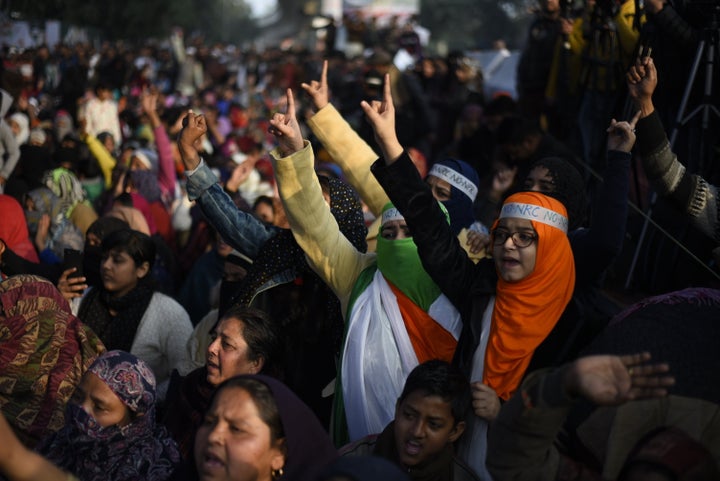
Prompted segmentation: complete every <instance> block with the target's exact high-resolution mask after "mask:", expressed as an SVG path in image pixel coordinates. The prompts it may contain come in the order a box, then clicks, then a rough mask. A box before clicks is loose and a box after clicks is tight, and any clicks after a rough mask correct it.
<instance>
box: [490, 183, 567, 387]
mask: <svg viewBox="0 0 720 481" xmlns="http://www.w3.org/2000/svg"><path fill="white" fill-rule="evenodd" d="M538 207H539V208H538ZM504 217H513V218H516V217H519V218H523V219H528V220H530V221H531V222H532V225H533V228H534V229H535V232H537V235H538V239H537V256H536V259H535V268H534V270H533V272H532V273H531V274H530V275H528V276H527V277H526V278H525V279H523V280H521V281H519V282H513V283H510V282H506V281H504V280H502V279H499V280H498V283H497V294H496V297H495V308H494V310H493V313H492V326H491V328H490V337H489V339H488V346H487V350H486V352H485V369H484V373H483V383H485V384H487V385H489V386H490V387H492V388H493V389H495V392H496V393H497V394H498V396H500V397H501V398H503V399H509V398H510V396H511V395H512V394H513V393H514V392H515V390H516V389H517V387H518V386H519V384H520V381H521V380H522V378H523V376H524V375H525V370H526V369H527V367H528V365H529V364H530V359H531V358H532V355H533V352H534V351H535V349H536V348H537V347H538V345H540V343H541V342H542V341H543V340H544V339H545V338H546V337H547V335H548V334H549V333H550V331H552V329H553V327H555V324H556V323H557V321H558V319H560V316H561V315H562V313H563V311H564V310H565V306H567V304H568V302H569V301H570V297H571V296H572V293H573V288H574V287H575V261H574V259H573V253H572V250H571V248H570V242H569V241H568V238H567V234H566V231H567V211H566V209H565V206H563V204H562V203H560V202H559V201H558V200H556V199H553V198H552V197H548V196H546V195H543V194H540V193H538V192H520V193H517V194H514V195H512V196H510V197H508V199H507V200H506V201H505V202H504V203H503V208H502V211H501V214H500V218H504ZM497 224H498V220H496V221H495V223H494V224H493V229H494V228H495V227H497Z"/></svg>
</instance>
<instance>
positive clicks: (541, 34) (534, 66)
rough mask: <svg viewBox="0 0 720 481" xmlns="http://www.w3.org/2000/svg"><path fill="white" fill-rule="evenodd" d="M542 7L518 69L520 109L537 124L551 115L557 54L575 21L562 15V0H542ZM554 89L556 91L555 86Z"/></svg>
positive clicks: (530, 31) (530, 32)
mask: <svg viewBox="0 0 720 481" xmlns="http://www.w3.org/2000/svg"><path fill="white" fill-rule="evenodd" d="M564 3H567V0H566V1H565V2H564ZM538 4H539V8H538V9H537V10H536V11H535V17H534V19H533V20H532V22H531V23H530V29H529V31H528V37H527V40H526V42H525V46H524V48H523V50H522V53H521V54H520V60H519V61H518V68H517V91H518V109H519V111H520V113H521V114H522V115H523V116H524V117H526V118H528V119H531V120H533V121H536V122H537V121H539V120H540V117H541V116H542V115H543V114H547V110H548V105H547V99H546V91H547V90H548V82H549V78H550V75H551V68H553V65H554V59H555V57H556V51H557V50H558V47H559V46H560V44H561V43H563V42H562V40H563V36H566V35H568V34H569V33H570V32H571V31H572V20H569V19H567V18H563V16H562V9H561V0H540V1H539V2H538ZM551 89H552V90H553V91H554V90H555V88H554V86H553V87H551Z"/></svg>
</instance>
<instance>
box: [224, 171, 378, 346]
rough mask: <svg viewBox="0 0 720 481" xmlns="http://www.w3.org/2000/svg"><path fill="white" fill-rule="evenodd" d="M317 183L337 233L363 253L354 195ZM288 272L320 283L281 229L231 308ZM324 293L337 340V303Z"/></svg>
mask: <svg viewBox="0 0 720 481" xmlns="http://www.w3.org/2000/svg"><path fill="white" fill-rule="evenodd" d="M321 182H327V185H328V190H329V192H330V212H331V213H332V215H333V217H335V220H336V221H337V223H338V227H339V228H340V232H342V233H343V235H344V236H345V237H347V239H348V240H349V241H350V242H351V243H352V244H353V246H355V248H356V249H357V250H359V251H361V252H366V251H367V241H366V236H367V227H365V221H364V218H363V213H362V207H361V205H360V200H359V199H358V197H357V194H356V193H355V191H353V190H352V189H351V188H350V187H349V186H347V185H346V184H344V183H343V182H342V181H340V180H338V179H330V178H323V180H322V181H321ZM288 271H290V272H293V273H294V274H295V275H296V276H303V277H306V276H307V277H309V278H312V279H313V280H314V281H317V282H320V283H322V281H321V280H320V279H319V278H318V277H317V274H315V272H313V270H312V269H311V268H310V266H309V265H308V263H307V260H306V259H305V253H304V252H303V250H302V248H301V247H300V246H299V245H298V244H297V242H296V241H295V238H294V237H293V235H292V232H291V231H290V229H283V230H282V231H280V232H279V233H278V234H277V235H275V236H274V237H272V238H271V239H270V240H268V241H267V242H265V244H263V246H262V248H261V249H260V252H259V253H258V255H257V258H256V259H255V261H254V262H253V264H252V267H251V268H250V269H249V270H248V273H247V276H245V279H244V280H243V283H242V285H241V287H240V289H239V292H238V293H237V294H236V295H235V297H234V299H233V300H232V302H231V304H241V305H249V304H250V302H251V301H252V299H253V297H254V296H255V295H256V294H257V292H258V290H259V289H260V288H261V287H262V286H263V285H265V284H266V283H267V282H268V281H269V280H270V279H272V278H273V277H274V276H276V275H277V274H281V273H284V272H288ZM325 290H326V294H327V299H328V303H327V308H326V309H327V314H328V319H335V320H337V321H338V322H339V329H340V336H341V332H342V312H341V310H340V302H339V301H338V300H337V297H335V294H333V293H332V291H331V290H330V288H329V287H327V286H325ZM226 307H227V306H226ZM223 310H224V309H223V306H221V313H220V315H221V316H222V311H223ZM338 337H339V336H338Z"/></svg>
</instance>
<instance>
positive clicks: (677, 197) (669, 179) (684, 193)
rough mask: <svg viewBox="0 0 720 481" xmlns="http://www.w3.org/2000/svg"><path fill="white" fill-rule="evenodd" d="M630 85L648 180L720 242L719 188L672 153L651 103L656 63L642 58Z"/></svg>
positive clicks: (632, 72) (629, 78)
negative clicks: (693, 172) (636, 109)
mask: <svg viewBox="0 0 720 481" xmlns="http://www.w3.org/2000/svg"><path fill="white" fill-rule="evenodd" d="M627 81H628V92H629V93H630V96H631V97H632V98H633V100H634V101H635V103H636V105H637V106H638V108H639V109H640V111H641V113H642V114H641V117H640V120H639V121H638V123H637V138H638V141H637V144H638V152H639V153H640V155H641V156H642V159H643V167H644V168H645V172H646V173H647V176H648V179H649V180H650V181H651V182H652V184H653V187H654V188H655V189H656V190H657V191H658V193H660V194H661V195H667V196H668V197H670V199H672V201H673V202H675V203H676V204H677V205H678V207H680V209H682V210H683V211H684V212H685V213H687V214H688V215H689V216H690V221H691V222H692V223H693V225H694V226H695V227H696V228H697V229H699V230H700V231H701V232H703V233H704V234H705V235H707V236H708V237H710V238H712V239H714V240H715V242H720V236H719V235H718V232H720V230H719V229H718V226H720V209H718V205H717V198H718V189H717V186H715V185H712V184H710V183H709V182H707V180H705V179H704V178H703V177H701V176H699V175H697V174H691V173H690V172H688V171H687V169H686V167H685V166H684V165H683V164H682V163H681V162H680V161H679V160H678V158H677V156H676V155H675V154H674V153H673V151H672V149H671V145H670V142H669V141H668V139H667V136H666V135H665V130H664V128H663V125H662V122H661V121H660V116H659V115H658V114H657V112H656V111H655V107H654V105H653V102H652V94H653V92H654V91H655V87H656V86H657V71H656V69H655V63H654V62H653V59H652V58H650V57H643V58H639V59H638V60H637V61H636V63H635V65H633V66H632V67H631V68H630V70H629V71H628V74H627Z"/></svg>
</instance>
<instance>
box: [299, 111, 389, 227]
mask: <svg viewBox="0 0 720 481" xmlns="http://www.w3.org/2000/svg"><path fill="white" fill-rule="evenodd" d="M308 125H309V126H310V128H311V129H312V131H313V134H315V136H316V137H317V138H318V140H320V142H322V144H323V146H324V147H325V148H326V149H327V151H328V153H329V154H330V157H332V159H333V161H334V162H335V163H336V164H337V165H338V166H339V167H340V169H342V171H343V175H344V176H345V178H346V179H347V181H348V182H349V183H350V185H351V186H352V187H353V189H355V190H356V191H357V192H358V194H360V198H361V199H362V200H363V202H365V203H366V204H367V205H368V207H369V208H370V211H371V212H372V213H373V214H374V215H375V216H378V215H380V213H381V212H382V208H383V207H384V206H385V204H387V203H388V202H390V199H388V196H387V194H386V193H385V191H384V190H383V188H382V187H380V184H379V183H378V181H377V180H376V179H375V176H374V175H372V173H371V172H370V166H371V165H372V163H373V162H375V161H376V160H377V159H378V158H379V157H380V156H379V155H378V154H376V153H375V152H374V151H373V150H372V148H370V146H369V145H368V144H367V143H366V142H365V141H364V140H363V139H362V138H360V136H359V135H358V134H357V132H355V131H354V130H353V129H352V127H350V124H348V123H347V122H346V121H345V119H343V118H342V115H340V112H338V111H337V109H335V107H334V106H333V105H332V104H330V103H329V104H327V105H326V106H325V107H323V108H322V109H320V111H318V112H317V113H316V114H315V115H313V116H312V117H311V118H310V120H308Z"/></svg>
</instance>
